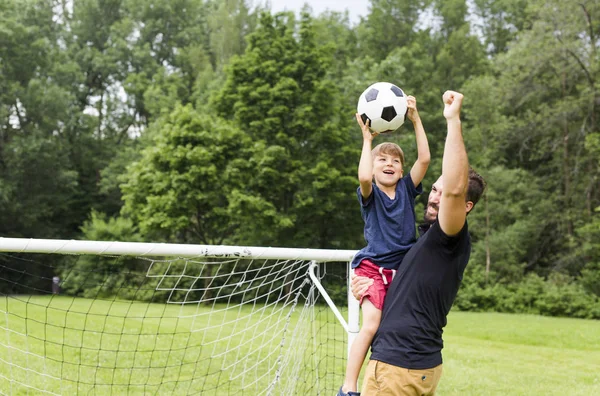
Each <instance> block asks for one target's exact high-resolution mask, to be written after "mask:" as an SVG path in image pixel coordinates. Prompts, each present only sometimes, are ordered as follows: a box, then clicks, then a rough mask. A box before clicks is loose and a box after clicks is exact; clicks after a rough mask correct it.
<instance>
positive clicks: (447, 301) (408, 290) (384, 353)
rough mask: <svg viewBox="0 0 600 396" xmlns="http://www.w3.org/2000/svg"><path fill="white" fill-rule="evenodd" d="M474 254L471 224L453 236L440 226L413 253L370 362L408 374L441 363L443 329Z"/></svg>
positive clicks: (389, 300)
mask: <svg viewBox="0 0 600 396" xmlns="http://www.w3.org/2000/svg"><path fill="white" fill-rule="evenodd" d="M470 253H471V237H470V235H469V231H468V227H467V223H466V222H465V226H464V227H463V229H462V230H461V231H460V232H459V233H458V234H457V235H455V236H452V237H449V236H447V235H446V234H444V232H443V231H442V229H441V228H440V225H439V223H438V222H437V221H436V222H435V223H434V224H432V226H431V228H430V229H429V230H428V231H427V232H426V233H425V235H423V236H422V237H421V238H419V240H418V241H417V243H415V245H414V246H413V247H412V248H411V249H410V250H409V251H408V253H407V254H406V256H405V257H404V260H403V261H402V264H401V265H400V268H398V272H397V273H396V276H395V277H394V280H393V281H392V284H391V285H390V288H389V290H388V293H387V296H386V298H385V302H384V305H383V313H382V317H381V324H380V325H379V330H377V333H376V334H375V337H374V338H373V343H372V344H371V351H372V354H371V359H373V360H379V361H382V362H385V363H388V364H392V365H394V366H398V367H403V368H408V369H428V368H432V367H435V366H437V365H439V364H441V363H442V352H441V351H442V348H443V341H442V331H443V330H442V328H443V327H444V326H445V325H446V316H447V315H448V312H449V311H450V308H451V307H452V303H453V302H454V298H455V297H456V293H457V292H458V287H459V286H460V282H461V280H462V276H463V272H464V270H465V267H466V266H467V263H468V261H469V255H470Z"/></svg>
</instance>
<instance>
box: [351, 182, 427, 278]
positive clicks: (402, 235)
mask: <svg viewBox="0 0 600 396" xmlns="http://www.w3.org/2000/svg"><path fill="white" fill-rule="evenodd" d="M422 192H423V187H422V185H421V184H420V183H419V185H418V186H417V187H415V185H414V183H413V181H412V179H411V177H410V173H409V174H407V175H406V176H404V177H403V178H402V179H400V180H398V184H397V185H396V197H395V198H394V199H390V197H388V196H387V195H386V194H385V193H384V192H383V191H381V190H380V189H379V187H377V185H376V184H375V183H373V191H372V193H371V195H370V196H369V197H368V198H367V199H366V201H365V202H363V199H362V195H361V193H360V187H358V189H357V190H356V193H357V194H358V201H359V202H360V204H361V205H360V211H361V214H362V217H363V220H364V222H365V241H366V242H367V246H365V247H364V248H362V249H361V250H360V251H359V252H358V253H357V254H356V256H354V259H353V260H352V268H356V267H358V265H359V264H360V262H361V261H362V260H363V259H369V260H371V261H372V262H373V263H375V264H377V265H378V266H380V267H383V268H389V269H397V268H398V266H399V264H400V262H401V261H402V258H403V257H404V255H405V254H406V252H407V251H408V250H409V249H410V248H411V246H412V245H413V244H414V243H415V241H416V230H415V198H416V197H417V196H418V195H419V194H421V193H422Z"/></svg>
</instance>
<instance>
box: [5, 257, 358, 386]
mask: <svg viewBox="0 0 600 396" xmlns="http://www.w3.org/2000/svg"><path fill="white" fill-rule="evenodd" d="M246 256H247V255H246ZM310 265H311V260H305V259H301V260H299V259H287V258H286V259H261V258H255V259H253V258H248V257H234V258H231V257H221V258H214V257H213V258H211V257H201V258H160V259H157V258H154V259H152V258H147V257H137V258H132V257H124V256H115V257H106V256H96V255H62V254H31V253H29V254H16V253H4V254H0V290H1V291H2V297H1V298H0V393H2V394H19V395H20V394H181V395H187V394H207V395H213V394H214V395H221V394H223V395H226V394H239V393H240V392H243V393H244V394H245V393H250V394H257V395H262V394H265V395H270V394H273V395H279V394H287V395H289V394H300V393H303V394H311V395H312V394H315V395H316V394H332V393H334V392H335V391H336V389H337V388H338V387H339V386H340V384H341V383H342V381H343V374H344V370H345V358H346V351H347V335H346V332H345V330H344V329H343V328H342V326H340V324H339V323H338V321H337V320H336V318H335V317H334V315H333V314H332V313H331V310H330V309H329V308H328V307H327V306H326V305H325V304H324V301H323V298H322V296H321V295H320V293H319V292H318V290H317V289H316V287H315V285H314V283H313V281H311V279H310V278H309V276H308V274H309V267H310ZM317 272H318V275H319V278H320V279H321V281H322V283H323V285H324V287H325V289H326V290H328V291H330V292H331V295H332V297H333V298H334V300H337V301H338V302H341V303H342V304H345V298H346V283H347V263H346V262H330V263H320V264H318V271H317ZM57 276H58V277H59V278H60V280H59V281H58V284H57V283H55V284H54V293H53V287H52V286H53V281H52V278H55V277H57ZM56 280H57V279H56V278H55V282H56ZM56 286H60V290H58V289H57V288H56Z"/></svg>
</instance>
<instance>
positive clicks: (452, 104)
mask: <svg viewBox="0 0 600 396" xmlns="http://www.w3.org/2000/svg"><path fill="white" fill-rule="evenodd" d="M462 100H463V95H462V94H460V93H458V92H454V91H446V92H445V93H444V96H443V101H444V117H446V121H447V123H448V135H447V136H446V144H445V146H444V157H443V160H442V183H443V184H442V186H443V187H442V199H441V201H440V209H439V213H438V221H439V224H440V227H441V228H442V231H444V233H445V234H446V235H451V236H452V235H456V234H458V233H459V232H460V230H462V228H463V226H464V224H465V219H466V216H467V211H466V196H467V188H468V186H469V160H468V158H467V151H466V149H465V143H464V141H463V136H462V126H461V121H460V109H461V106H462Z"/></svg>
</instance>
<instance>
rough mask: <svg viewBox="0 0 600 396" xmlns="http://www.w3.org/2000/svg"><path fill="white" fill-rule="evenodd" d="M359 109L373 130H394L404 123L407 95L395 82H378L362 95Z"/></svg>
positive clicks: (381, 131)
mask: <svg viewBox="0 0 600 396" xmlns="http://www.w3.org/2000/svg"><path fill="white" fill-rule="evenodd" d="M357 110H358V114H359V115H360V117H361V118H362V120H363V122H364V123H365V124H366V123H367V120H369V127H370V128H371V130H372V131H373V132H379V133H386V132H393V131H395V130H396V129H398V128H400V126H401V125H402V124H404V117H405V116H406V112H407V110H408V107H407V105H406V95H404V92H403V91H402V90H401V89H400V88H398V87H397V86H395V85H394V84H391V83H387V82H376V83H375V84H373V85H371V86H369V87H368V88H367V89H365V90H364V92H363V93H362V94H361V95H360V97H359V98H358V107H357Z"/></svg>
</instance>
